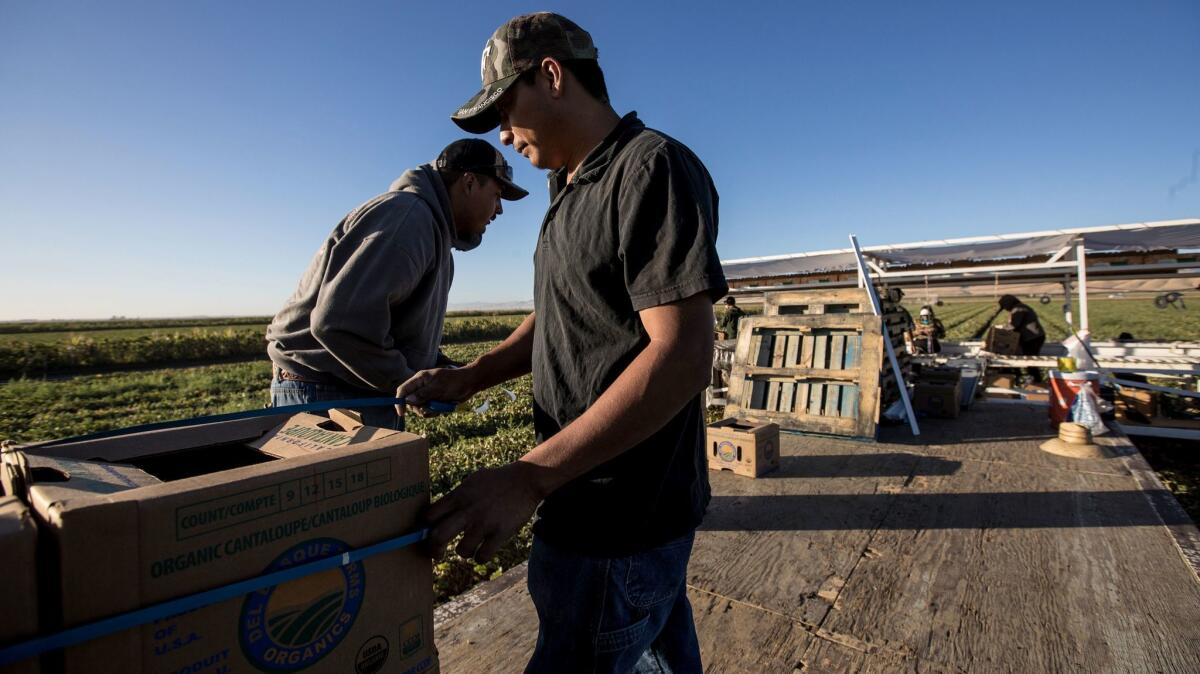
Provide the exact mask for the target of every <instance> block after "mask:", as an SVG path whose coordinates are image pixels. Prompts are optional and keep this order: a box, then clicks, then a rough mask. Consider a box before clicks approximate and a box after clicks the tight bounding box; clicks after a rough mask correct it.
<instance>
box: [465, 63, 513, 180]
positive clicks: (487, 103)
mask: <svg viewBox="0 0 1200 674" xmlns="http://www.w3.org/2000/svg"><path fill="white" fill-rule="evenodd" d="M520 76H521V73H517V74H515V75H509V76H508V77H505V78H503V79H499V80H496V81H495V82H492V83H491V84H489V85H487V86H485V87H484V88H482V89H480V90H479V91H478V92H477V93H476V94H475V95H474V96H472V97H471V99H470V100H468V101H467V102H466V103H464V104H463V106H462V107H461V108H459V109H458V110H456V111H455V112H454V113H453V114H451V115H450V119H452V120H454V123H455V124H457V125H458V128H460V129H462V130H463V131H466V132H467V133H487V132H488V131H491V130H492V129H494V128H496V127H498V126H500V113H499V112H497V111H496V101H497V100H499V99H500V97H501V96H503V95H504V92H505V91H508V87H509V85H511V84H512V83H513V82H515V81H516V80H517V78H518V77H520ZM518 189H519V188H518Z"/></svg>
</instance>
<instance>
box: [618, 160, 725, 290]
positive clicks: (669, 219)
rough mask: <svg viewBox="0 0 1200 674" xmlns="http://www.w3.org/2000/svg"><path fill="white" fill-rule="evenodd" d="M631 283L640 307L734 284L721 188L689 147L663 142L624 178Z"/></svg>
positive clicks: (623, 241)
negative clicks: (722, 236) (725, 259)
mask: <svg viewBox="0 0 1200 674" xmlns="http://www.w3.org/2000/svg"><path fill="white" fill-rule="evenodd" d="M618 209H619V213H618V226H619V229H620V233H619V235H620V253H621V262H622V264H623V267H624V269H623V271H624V276H625V287H626V289H627V290H628V292H629V299H630V302H631V303H632V305H633V308H634V310H636V311H641V310H642V309H648V308H650V307H655V306H661V305H663V304H669V303H671V302H675V301H678V300H681V299H685V298H687V297H691V296H692V295H695V294H697V293H702V292H704V293H707V294H708V295H709V297H710V299H712V300H713V301H716V300H717V299H719V298H720V297H721V296H723V295H724V294H725V293H726V292H727V291H728V289H729V287H728V285H727V284H726V282H725V274H724V272H722V270H721V259H720V257H719V256H718V255H717V191H716V188H715V187H714V186H713V184H712V179H711V178H710V177H709V175H708V171H707V170H705V168H704V166H703V165H702V164H701V163H700V161H699V160H698V159H697V158H696V157H695V156H694V155H692V154H691V153H690V152H688V151H687V150H685V149H683V148H680V147H676V146H673V145H671V144H669V143H668V144H664V145H663V146H661V147H660V148H659V149H657V150H656V151H655V152H654V153H652V154H651V155H650V156H649V157H648V158H647V160H646V162H645V163H644V164H643V165H642V166H641V167H640V168H639V169H637V170H635V171H633V172H632V174H631V175H630V176H629V177H628V178H627V179H626V181H624V182H623V184H622V185H621V195H620V201H619V203H618Z"/></svg>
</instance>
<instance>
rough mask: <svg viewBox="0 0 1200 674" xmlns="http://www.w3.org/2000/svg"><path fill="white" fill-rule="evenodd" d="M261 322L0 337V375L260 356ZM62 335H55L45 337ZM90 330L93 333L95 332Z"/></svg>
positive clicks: (475, 325)
mask: <svg viewBox="0 0 1200 674" xmlns="http://www.w3.org/2000/svg"><path fill="white" fill-rule="evenodd" d="M523 318H524V316H522V315H519V314H510V315H503V316H492V317H455V318H451V319H448V320H447V321H446V327H445V333H444V339H443V341H444V342H445V343H448V344H463V343H470V342H478V341H483V340H498V339H503V338H504V337H506V336H507V335H508V334H509V333H510V332H512V330H513V328H515V327H516V326H517V325H518V324H520V322H521V320H522V319H523ZM265 329H266V326H265V325H253V326H248V327H233V326H227V327H224V328H222V329H208V328H199V327H197V328H192V329H190V330H186V331H183V330H180V331H170V332H167V331H159V330H158V329H153V328H134V329H133V330H135V331H136V332H137V334H132V335H128V334H124V333H125V330H120V331H117V332H118V333H121V334H120V335H119V336H112V337H106V336H101V335H106V334H108V331H101V332H87V331H84V332H77V333H29V334H28V338H13V335H9V336H7V337H6V338H5V339H2V340H0V379H12V378H19V377H45V376H48V375H55V374H63V373H73V372H84V371H98V370H114V369H130V368H135V367H144V366H147V365H166V364H182V363H197V362H214V361H222V360H233V359H239V358H241V359H245V358H259V357H261V356H262V355H263V354H264V353H265V351H266V342H265V341H264V338H263V333H264V331H265ZM53 335H61V336H60V337H59V338H57V339H48V337H50V336H53ZM94 335H95V336H94Z"/></svg>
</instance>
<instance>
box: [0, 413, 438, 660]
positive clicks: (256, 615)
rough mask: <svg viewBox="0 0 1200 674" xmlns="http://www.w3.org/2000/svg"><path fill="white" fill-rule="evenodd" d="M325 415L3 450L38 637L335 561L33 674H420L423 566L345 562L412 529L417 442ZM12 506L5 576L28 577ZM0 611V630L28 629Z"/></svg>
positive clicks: (425, 604)
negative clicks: (35, 575)
mask: <svg viewBox="0 0 1200 674" xmlns="http://www.w3.org/2000/svg"><path fill="white" fill-rule="evenodd" d="M331 416H332V417H333V418H325V417H320V416H315V415H308V414H301V415H296V416H294V417H288V416H282V415H277V416H270V417H260V418H252V419H241V420H237V421H230V422H223V423H211V424H204V425H198V426H191V427H183V428H173V429H168V430H160V431H148V432H144V433H136V434H130V435H121V436H115V437H107V438H102V439H94V440H90V441H81V442H75V443H64V444H57V445H51V446H46V447H32V448H29V449H28V450H27V451H21V448H19V447H18V448H15V449H14V448H10V449H8V450H6V451H5V453H4V456H3V459H4V463H5V468H6V470H5V477H6V480H5V482H6V487H7V488H9V489H10V490H11V491H16V492H18V494H19V495H21V496H22V497H23V499H24V502H25V503H27V504H28V507H29V512H30V513H31V514H32V519H33V520H36V523H37V529H38V535H39V536H40V537H41V546H40V548H39V550H38V558H37V560H36V568H37V569H38V570H39V572H40V573H41V576H42V578H41V592H40V594H41V596H40V602H39V604H40V609H41V615H42V624H41V628H42V630H43V631H56V630H61V629H64V628H69V627H74V626H78V625H81V624H86V623H90V622H93V621H96V620H99V619H103V618H107V617H110V616H114V615H117V614H121V613H125V612H128V611H132V610H135V609H139V608H143V607H147V606H151V605H154V604H158V603H161V602H165V601H168V600H172V599H176V598H179V597H183V596H187V595H191V594H194V593H197V592H202V591H205V590H211V589H214V588H217V587H221V586H224V585H228V584H230V583H234V582H237V581H243V580H247V579H251V578H254V577H256V576H260V575H264V574H267V573H272V572H276V571H281V570H285V569H289V568H291V567H294V566H297V565H301V564H304V563H307V562H313V561H316V560H319V559H323V558H328V557H333V556H341V558H342V559H343V560H344V561H343V562H342V565H341V566H339V567H337V568H334V569H331V570H326V571H322V572H319V573H316V574H311V575H307V576H303V577H300V578H296V579H294V580H289V581H287V582H284V583H282V584H279V585H275V586H272V587H267V588H265V589H262V590H259V591H255V592H251V593H249V594H246V595H242V596H239V597H237V598H235V599H230V600H226V601H222V602H219V603H215V604H211V605H208V606H205V607H202V608H198V609H195V610H191V611H181V612H180V613H178V614H176V615H172V616H170V617H166V618H162V619H160V620H157V621H154V622H151V623H148V624H144V625H141V626H140V627H136V628H133V629H129V630H126V631H124V632H119V633H116V634H112V635H110V636H106V637H102V638H99V639H95V640H92V641H88V642H85V643H83V644H80V645H77V646H72V647H70V648H67V649H65V650H63V651H58V652H52V653H48V654H46V655H44V656H43V657H42V660H41V664H42V666H43V669H48V670H54V671H58V670H61V671H64V672H67V673H75V672H114V671H120V672H128V673H146V674H149V673H163V674H168V673H173V672H194V673H196V674H199V673H201V672H205V673H214V674H215V673H217V672H233V671H272V672H291V671H300V670H306V671H310V672H326V671H329V672H356V671H357V672H372V673H375V672H405V673H407V672H436V671H437V670H438V661H437V654H436V651H435V650H434V648H433V623H432V602H433V596H432V588H433V581H432V567H431V562H430V559H429V557H428V555H427V554H425V553H424V552H423V551H422V550H421V549H420V547H419V546H409V547H406V548H402V549H398V550H392V551H390V552H384V553H380V554H376V555H373V556H370V557H367V558H365V559H362V560H359V561H353V562H350V561H349V557H347V556H344V553H346V552H348V551H351V550H355V549H359V548H363V547H366V546H369V545H372V544H375V543H379V542H381V541H385V540H388V539H392V538H396V537H398V536H401V535H404V534H406V533H409V532H412V531H414V530H415V529H417V528H418V527H419V517H420V515H421V513H422V512H423V511H424V510H425V508H426V507H427V506H428V503H429V462H428V449H427V446H426V442H425V440H424V439H423V438H420V437H418V436H415V435H411V434H407V433H402V432H398V431H391V430H383V429H378V428H371V427H367V426H363V425H362V424H361V423H358V422H357V420H356V419H354V418H353V417H351V416H349V415H347V414H338V413H337V412H336V411H335V412H334V413H332V414H331ZM20 507H23V506H22V504H20V503H19V502H11V501H10V502H7V503H6V504H5V507H3V508H0V536H3V537H4V545H3V548H0V549H2V550H3V554H4V555H5V557H4V559H5V562H4V567H3V568H5V569H6V570H8V569H16V570H20V569H30V570H32V569H33V568H34V565H33V560H31V559H29V560H26V559H25V557H22V558H21V560H24V561H20V560H16V559H14V560H12V561H10V560H9V556H10V555H13V554H17V552H18V547H15V546H14V547H11V548H10V546H9V545H8V542H9V538H10V537H16V538H18V539H20V540H21V541H22V546H21V547H20V551H21V552H20V554H22V555H25V556H26V557H28V556H29V552H30V551H31V550H32V544H31V543H26V542H24V541H25V539H26V538H28V537H29V536H32V527H31V526H30V524H31V521H30V520H29V519H24V520H22V519H21V517H23V516H22V515H20V514H19V513H18V512H17V510H18V509H20ZM10 521H12V522H23V523H24V524H23V525H22V526H16V525H14V526H13V527H8V526H7V523H8V522H10ZM22 527H23V528H22ZM10 529H11V531H10ZM23 586H24V587H33V585H32V584H23ZM15 587H16V585H15V584H13V583H9V584H8V587H7V588H6V591H12V590H14V589H15ZM24 600H25V601H26V602H28V601H29V599H28V598H25V599H24ZM10 601H15V600H10ZM18 605H19V604H18ZM5 606H6V611H5V612H4V613H5V614H7V615H5V618H4V619H5V620H13V619H17V618H20V617H22V616H33V615H37V613H36V612H34V611H32V610H30V611H28V612H24V611H12V610H8V609H9V607H11V606H13V604H10V603H7V602H6V604H5ZM3 629H4V630H5V631H4V632H3V634H2V638H3V639H4V640H5V641H6V642H8V641H11V640H12V639H13V638H14V637H19V636H23V635H27V634H28V633H29V630H28V626H25V625H20V626H15V627H14V626H10V625H9V624H7V623H5V624H4V627H3ZM25 664H27V665H33V664H37V662H36V661H27V662H26V663H25Z"/></svg>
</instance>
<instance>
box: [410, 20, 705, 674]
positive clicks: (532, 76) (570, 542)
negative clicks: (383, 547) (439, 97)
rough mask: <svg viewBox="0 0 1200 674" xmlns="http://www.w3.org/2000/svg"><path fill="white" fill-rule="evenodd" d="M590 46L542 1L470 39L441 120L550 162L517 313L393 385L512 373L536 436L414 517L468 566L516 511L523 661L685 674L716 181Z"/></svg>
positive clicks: (531, 672)
mask: <svg viewBox="0 0 1200 674" xmlns="http://www.w3.org/2000/svg"><path fill="white" fill-rule="evenodd" d="M628 47H629V45H628V44H626V45H623V46H622V47H618V48H617V49H626V50H627V49H628ZM597 58H598V57H597V51H596V47H595V45H594V44H593V42H592V38H591V36H590V35H588V33H587V32H586V31H585V30H583V29H582V28H580V27H579V26H578V25H576V24H575V23H573V22H571V21H570V20H568V19H567V18H566V17H563V16H560V15H558V14H551V13H548V12H540V13H536V14H526V15H523V16H518V17H516V18H513V19H511V20H509V21H508V22H506V23H505V24H504V25H503V26H501V27H500V28H499V29H498V30H497V31H496V32H495V33H493V34H492V37H491V39H489V40H488V41H487V43H486V45H485V47H484V51H483V72H482V80H483V89H481V90H480V91H479V92H478V93H477V94H476V95H475V96H474V97H473V98H472V99H471V100H470V101H468V102H467V103H466V104H465V105H464V106H463V107H462V108H460V109H459V110H458V111H457V112H456V113H454V115H452V118H453V119H454V121H455V122H457V123H458V124H459V126H460V127H462V128H463V129H465V130H467V131H471V132H475V133H484V132H487V131H491V130H492V129H495V128H496V127H497V126H498V127H499V133H500V142H501V143H503V144H504V145H512V146H513V147H514V148H515V149H516V151H517V152H519V153H521V154H522V155H524V156H525V157H526V158H528V159H529V161H530V163H531V164H533V165H534V166H535V167H536V168H540V169H545V170H548V171H551V173H550V181H549V182H550V185H549V188H550V210H549V211H548V212H547V213H546V216H545V220H544V222H543V224H542V229H541V234H540V236H539V237H538V241H537V250H536V251H535V252H534V295H533V301H534V313H532V314H530V315H529V317H528V318H526V319H525V322H524V323H522V324H521V326H520V327H519V328H517V330H516V331H515V332H513V334H512V335H510V336H509V337H508V339H506V340H504V342H503V343H502V344H500V346H498V347H496V348H495V349H493V350H491V351H490V352H488V353H486V354H484V355H482V356H480V357H479V358H477V359H476V360H475V361H473V362H471V363H468V364H467V365H466V366H464V367H462V368H459V369H456V370H446V369H439V370H432V371H429V372H422V373H420V374H418V375H417V376H416V377H414V378H413V379H410V380H409V381H407V382H405V383H404V385H403V386H401V388H400V390H399V391H398V394H400V395H403V396H404V397H406V398H407V399H408V400H409V401H411V402H414V403H420V402H421V401H422V400H429V399H433V400H449V401H458V400H463V399H465V398H467V397H469V396H470V395H471V394H473V393H475V392H477V391H480V390H483V389H485V388H488V387H490V386H495V385H496V384H499V383H500V382H503V381H505V380H507V379H510V378H513V377H519V376H521V375H523V374H527V373H529V372H530V371H531V370H532V373H533V424H534V431H535V434H536V442H537V444H536V446H534V447H532V448H531V449H530V450H529V451H528V452H527V453H526V454H525V455H524V456H522V457H521V458H520V459H518V460H517V461H514V462H513V463H510V464H508V465H505V466H500V467H497V468H489V469H485V470H481V471H479V472H477V473H474V474H473V475H470V476H468V477H467V478H466V479H465V480H463V482H462V484H461V485H459V486H458V487H457V488H456V489H454V490H453V491H452V492H450V493H449V494H447V495H445V496H443V497H442V498H441V499H439V500H438V501H436V502H435V503H434V504H433V505H432V506H431V507H430V509H429V514H428V519H429V524H430V540H431V541H432V542H433V544H434V545H435V546H438V545H444V544H445V543H447V542H448V541H450V540H453V539H454V538H455V537H456V536H457V535H458V534H459V533H462V539H461V540H460V541H459V543H458V546H457V548H456V549H457V551H458V553H459V554H461V555H463V556H464V557H474V558H476V559H488V558H490V557H491V556H492V555H494V554H495V553H496V551H497V550H498V549H499V548H500V546H501V545H503V544H504V543H505V542H506V541H508V540H509V539H510V538H511V537H512V536H513V534H515V533H517V531H518V530H520V528H521V527H522V526H524V524H525V523H526V522H527V521H528V520H529V519H530V517H531V516H532V515H533V514H534V511H535V509H536V511H537V520H536V521H535V522H534V525H533V549H532V550H531V552H530V555H529V572H528V578H527V583H528V589H529V596H530V598H531V600H532V602H533V605H534V608H535V609H536V610H537V615H538V636H537V644H536V646H535V647H534V649H533V654H532V656H531V658H530V662H529V664H528V666H527V667H526V669H525V672H526V674H535V673H542V672H547V673H553V674H559V673H565V672H591V673H592V674H616V673H621V674H625V673H627V672H631V671H635V670H636V671H657V672H662V671H671V672H676V673H680V674H682V673H683V672H688V673H691V672H701V671H703V667H702V666H701V662H700V647H699V642H698V640H697V637H696V628H695V624H694V622H693V619H692V608H691V605H690V603H689V602H688V596H687V595H688V593H687V563H688V559H689V558H690V556H691V551H692V544H693V542H694V541H695V530H696V527H697V526H698V525H699V524H700V522H701V520H702V519H703V517H704V511H705V508H706V507H707V506H708V502H709V499H710V497H711V489H710V487H709V484H708V467H707V464H706V461H705V457H704V395H703V394H704V389H705V388H706V387H707V386H708V385H709V383H710V382H711V377H710V372H711V365H712V359H713V331H712V325H713V302H715V301H716V300H717V299H719V298H721V297H724V296H725V293H726V292H727V291H728V286H727V284H726V282H725V275H724V273H723V271H722V269H721V261H720V257H719V256H718V255H717V247H716V242H717V191H716V188H715V187H714V185H713V182H712V178H711V177H710V176H709V173H708V170H707V169H706V168H705V167H704V164H703V163H701V161H700V159H699V158H698V157H697V156H696V155H695V153H693V152H692V151H691V150H690V149H688V148H687V147H686V146H685V145H683V144H682V143H680V142H679V141H677V140H675V139H673V138H671V137H669V136H667V135H665V134H663V133H661V132H659V131H655V130H653V129H650V128H647V127H646V125H645V124H644V123H643V122H642V121H641V120H640V119H638V116H637V115H636V114H635V113H633V112H629V113H627V114H625V115H624V116H622V115H619V114H617V113H616V111H614V109H613V107H612V104H611V103H610V102H609V97H608V89H607V87H606V85H605V82H604V73H603V72H602V71H601V70H600V64H599V62H598V61H597ZM673 76H676V77H678V76H679V74H678V73H676V74H674V75H673ZM539 504H540V505H539Z"/></svg>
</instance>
